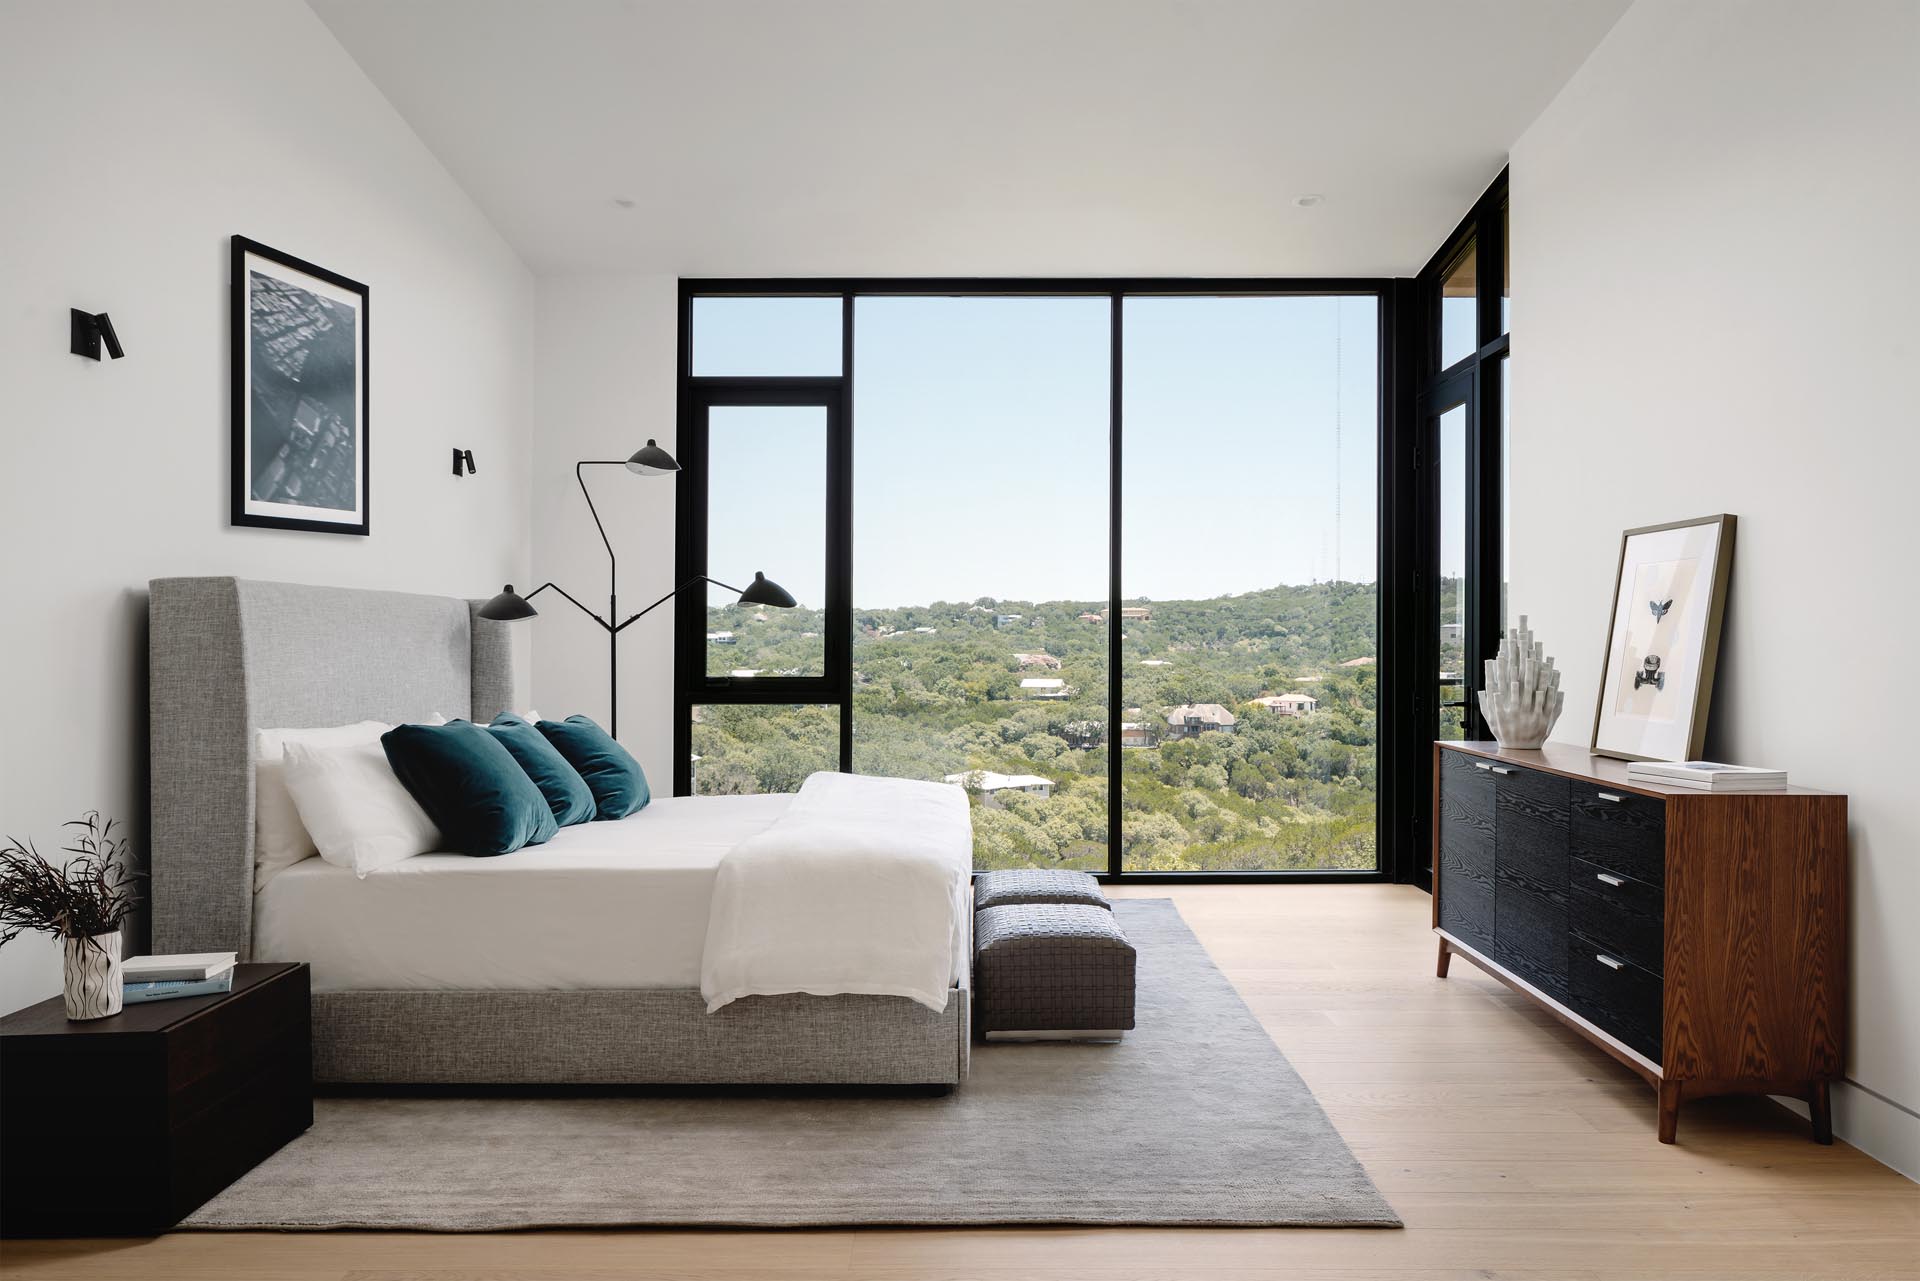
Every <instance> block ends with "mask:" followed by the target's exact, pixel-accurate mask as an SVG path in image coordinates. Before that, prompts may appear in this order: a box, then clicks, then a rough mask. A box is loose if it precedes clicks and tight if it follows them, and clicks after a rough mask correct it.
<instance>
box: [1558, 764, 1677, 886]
mask: <svg viewBox="0 0 1920 1281" xmlns="http://www.w3.org/2000/svg"><path fill="white" fill-rule="evenodd" d="M1573 853H1574V856H1575V857H1577V858H1583V859H1586V860H1587V861H1588V862H1589V863H1598V864H1599V865H1600V866H1601V867H1604V868H1606V869H1607V870H1608V871H1611V872H1618V873H1620V874H1621V875H1624V876H1631V877H1633V878H1634V879H1635V880H1638V881H1645V882H1647V883H1648V884H1649V885H1659V884H1662V883H1663V881H1664V878H1665V875H1666V863H1667V803H1666V802H1665V801H1664V800H1662V799H1660V798H1659V797H1657V796H1640V795H1638V794H1636V793H1634V792H1616V791H1610V790H1608V789H1607V788H1604V787H1595V786H1593V785H1592V784H1590V783H1580V784H1576V785H1575V786H1574V788H1573Z"/></svg>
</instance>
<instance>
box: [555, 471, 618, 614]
mask: <svg viewBox="0 0 1920 1281" xmlns="http://www.w3.org/2000/svg"><path fill="white" fill-rule="evenodd" d="M625 466H626V463H625V462H624V461H623V460H621V459H618V458H583V459H581V460H580V461H579V462H577V463H575V464H574V465H573V478H574V479H575V480H576V481H578V482H579V483H580V496H581V497H582V498H584V499H586V500H587V511H588V512H589V513H590V514H591V515H592V516H593V527H594V528H595V529H597V530H599V531H600V542H601V544H602V545H603V546H605V547H606V549H607V572H608V575H609V577H612V576H614V575H617V574H618V573H619V568H620V562H619V560H618V559H617V558H616V557H615V556H614V554H613V540H612V539H610V538H608V537H607V527H606V526H605V525H602V524H601V523H600V509H599V508H598V507H595V506H594V505H593V495H592V494H591V493H589V492H588V491H587V477H586V473H585V472H584V471H582V470H581V468H583V467H625ZM567 599H569V600H573V598H572V597H571V596H569V597H568V598H567ZM579 603H580V602H579V601H574V604H576V605H578V604H579Z"/></svg>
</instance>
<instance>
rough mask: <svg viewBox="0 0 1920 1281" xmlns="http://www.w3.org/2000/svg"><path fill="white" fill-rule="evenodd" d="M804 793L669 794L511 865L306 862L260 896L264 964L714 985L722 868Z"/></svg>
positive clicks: (443, 858)
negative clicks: (364, 871)
mask: <svg viewBox="0 0 1920 1281" xmlns="http://www.w3.org/2000/svg"><path fill="white" fill-rule="evenodd" d="M792 802H793V797H792V796H791V795H778V796H695V797H684V796H683V797H660V798H657V799H655V800H654V801H653V802H652V803H651V804H650V805H648V806H647V807H646V808H645V809H643V810H641V811H640V812H639V813H638V814H634V815H630V816H629V817H627V818H623V819H619V820H616V821H613V822H608V823H581V824H578V825H577V826H574V827H567V828H562V829H561V830H560V832H559V834H558V835H556V836H555V837H554V838H553V839H552V840H551V841H548V842H547V843H546V844H545V845H535V846H529V847H528V848H526V849H523V850H519V851H517V852H515V853H512V854H503V855H500V856H499V857H497V858H469V857H467V856H466V855H462V854H420V855H416V856H415V857H413V858H410V859H407V860H405V861H404V862H400V863H396V864H393V865H392V866H390V867H384V868H381V869H379V870H378V871H375V872H372V873H370V874H369V875H367V876H366V877H364V878H362V877H357V876H355V875H354V874H353V871H352V870H351V869H349V868H344V867H337V866H335V865H334V864H332V863H328V862H326V861H325V860H323V859H317V858H310V859H307V860H306V861H305V862H303V863H298V864H295V865H294V866H293V867H290V868H288V869H286V870H285V871H283V872H281V873H280V874H279V875H277V876H275V877H274V878H273V879H272V880H270V881H268V882H267V884H266V886H265V887H264V888H262V889H261V890H260V891H259V893H257V894H255V895H254V900H253V943H254V947H253V959H255V960H257V961H276V960H290V961H306V962H308V963H309V964H310V965H311V966H312V967H313V990H314V991H316V992H340V991H393V990H423V989H424V990H469V991H470V990H515V991H526V990H535V991H539V990H552V989H563V990H564V989H574V988H646V987H680V988H697V987H699V986H700V963H701V956H702V953H703V951H704V949H705V946H706V937H707V916H708V912H709V910H710V907H711V902H712V898H713V882H714V872H715V869H716V868H717V867H718V866H719V864H720V860H721V859H722V858H724V857H725V856H726V854H727V852H728V851H729V850H731V849H732V848H733V847H734V846H735V845H738V844H739V843H740V842H741V841H743V840H745V839H746V838H747V837H749V836H753V835H755V834H757V833H759V832H761V831H763V830H765V828H766V827H767V826H768V825H769V824H770V823H772V822H773V821H774V819H776V818H778V817H779V816H780V815H781V814H783V813H784V812H786V809H787V807H788V806H789V805H791V804H792Z"/></svg>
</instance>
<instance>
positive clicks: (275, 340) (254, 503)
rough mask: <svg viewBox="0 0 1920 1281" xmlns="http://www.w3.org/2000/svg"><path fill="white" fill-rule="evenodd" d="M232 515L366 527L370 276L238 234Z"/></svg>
mask: <svg viewBox="0 0 1920 1281" xmlns="http://www.w3.org/2000/svg"><path fill="white" fill-rule="evenodd" d="M232 262H233V265H232V272H233V315H232V322H231V323H232V327H233V508H232V523H233V524H235V525H252V526H261V527H265V528H268V529H305V530H315V531H319V532H322V533H332V534H365V533H367V532H368V531H369V529H370V524H369V520H368V506H369V503H368V499H369V497H370V485H371V473H370V469H369V462H368V452H367V445H368V431H367V357H368V352H369V350H370V348H369V346H368V342H367V287H366V286H365V285H363V284H361V283H360V282H359V281H357V280H349V279H348V278H347V277H345V276H342V275H340V274H339V273H338V272H332V271H328V270H327V269H326V268H324V267H319V266H315V265H314V264H313V263H310V262H305V261H302V260H301V259H299V258H295V257H293V256H292V255H291V254H284V253H281V252H280V251H279V250H277V249H269V248H268V247H267V246H265V245H263V244H260V243H258V242H257V241H253V240H248V239H247V238H246V237H245V236H235V237H233V259H232Z"/></svg>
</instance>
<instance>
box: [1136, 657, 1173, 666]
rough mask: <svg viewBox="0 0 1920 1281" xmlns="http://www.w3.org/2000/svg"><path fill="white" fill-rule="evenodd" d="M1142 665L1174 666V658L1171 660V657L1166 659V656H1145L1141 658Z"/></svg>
mask: <svg viewBox="0 0 1920 1281" xmlns="http://www.w3.org/2000/svg"><path fill="white" fill-rule="evenodd" d="M1140 666H1142V667H1172V666H1173V662H1172V660H1171V659H1165V658H1143V659H1141V660H1140Z"/></svg>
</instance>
